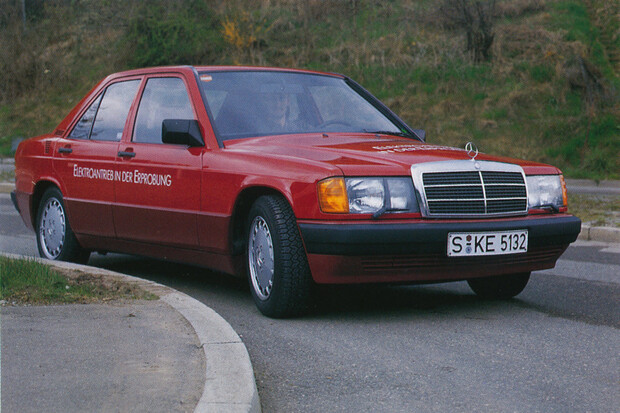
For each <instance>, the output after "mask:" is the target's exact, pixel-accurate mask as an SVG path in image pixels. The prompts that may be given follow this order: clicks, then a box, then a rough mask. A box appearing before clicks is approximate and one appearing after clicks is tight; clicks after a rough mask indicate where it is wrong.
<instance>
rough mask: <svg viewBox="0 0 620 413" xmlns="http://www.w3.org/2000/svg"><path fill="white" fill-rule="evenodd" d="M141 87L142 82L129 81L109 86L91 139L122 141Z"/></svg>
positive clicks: (102, 100) (98, 112)
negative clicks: (132, 105)
mask: <svg viewBox="0 0 620 413" xmlns="http://www.w3.org/2000/svg"><path fill="white" fill-rule="evenodd" d="M138 86H140V80H129V81H126V82H119V83H114V84H113V85H110V86H108V88H107V89H106V91H105V93H104V95H103V98H102V99H101V104H100V105H99V110H98V111H97V116H96V117H95V123H94V125H93V130H92V132H91V134H90V138H91V139H94V140H99V141H120V140H121V137H122V136H123V129H124V128H125V121H126V120H127V115H128V114H129V108H130V107H131V103H132V102H133V100H134V98H135V96H136V92H137V91H138Z"/></svg>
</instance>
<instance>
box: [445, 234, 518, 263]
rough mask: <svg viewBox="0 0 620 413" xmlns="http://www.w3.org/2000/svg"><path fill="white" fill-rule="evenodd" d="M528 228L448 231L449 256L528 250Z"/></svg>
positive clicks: (514, 252)
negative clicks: (489, 230) (494, 230)
mask: <svg viewBox="0 0 620 413" xmlns="http://www.w3.org/2000/svg"><path fill="white" fill-rule="evenodd" d="M527 240H528V239H527V230H525V229H524V230H516V231H496V232H450V233H448V256H449V257H473V256H479V255H501V254H519V253H523V252H527Z"/></svg>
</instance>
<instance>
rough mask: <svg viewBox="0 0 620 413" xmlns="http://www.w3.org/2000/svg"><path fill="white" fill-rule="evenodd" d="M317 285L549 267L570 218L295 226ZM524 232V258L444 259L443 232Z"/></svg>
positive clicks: (568, 234)
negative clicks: (525, 234)
mask: <svg viewBox="0 0 620 413" xmlns="http://www.w3.org/2000/svg"><path fill="white" fill-rule="evenodd" d="M299 228H300V231H301V234H302V238H303V240H304V243H305V247H306V251H307V253H308V262H309V264H310V268H311V271H312V275H313V278H314V279H315V281H316V282H319V283H356V282H435V281H450V280H462V279H467V278H474V277H485V276H491V275H499V274H507V273H517V272H529V271H535V270H541V269H546V268H553V267H554V266H555V262H556V261H557V259H558V258H559V257H560V255H562V253H563V252H564V251H565V250H566V248H567V247H568V245H569V244H570V243H571V242H573V241H575V240H576V239H577V236H578V235H579V232H580V230H581V220H580V219H579V218H577V217H574V216H572V215H566V214H561V215H555V216H542V217H537V216H528V217H519V218H506V219H497V220H492V221H491V220H476V221H474V220H462V221H461V220H459V221H434V222H429V221H424V222H420V221H418V222H412V223H382V222H376V223H365V224H348V223H337V224H330V223H320V224H318V223H307V222H306V223H304V222H301V223H299ZM519 229H527V231H528V237H529V242H528V244H529V245H528V252H527V253H524V254H510V255H496V256H481V257H448V256H447V252H446V251H447V240H448V233H449V232H491V231H506V230H519Z"/></svg>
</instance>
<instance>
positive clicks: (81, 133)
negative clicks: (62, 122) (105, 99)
mask: <svg viewBox="0 0 620 413" xmlns="http://www.w3.org/2000/svg"><path fill="white" fill-rule="evenodd" d="M100 102H101V95H99V96H98V97H97V99H95V101H94V102H93V103H91V104H90V107H89V108H88V109H86V112H84V114H83V115H82V117H81V118H80V120H79V121H78V123H76V125H75V127H74V128H73V130H72V131H71V133H70V134H69V136H68V137H69V138H70V139H88V136H89V135H90V130H91V128H92V127H93V121H94V120H95V115H96V114H97V109H99V103H100Z"/></svg>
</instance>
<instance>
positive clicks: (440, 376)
mask: <svg viewBox="0 0 620 413" xmlns="http://www.w3.org/2000/svg"><path fill="white" fill-rule="evenodd" d="M0 250H2V251H8V252H13V253H20V254H26V255H36V243H35V239H34V234H32V233H30V232H29V231H28V230H27V229H26V228H25V226H24V225H23V224H22V223H21V220H20V218H19V216H17V213H16V212H15V211H14V210H13V207H12V205H11V204H10V200H9V198H8V195H5V194H0ZM90 264H91V265H95V266H100V267H104V268H108V269H112V270H115V271H120V272H124V273H128V274H132V275H137V276H140V277H143V278H147V279H151V280H154V281H157V282H160V283H162V284H166V285H169V286H171V287H173V288H175V289H177V290H180V291H183V292H185V293H186V294H189V295H191V296H193V297H194V298H196V299H198V300H200V301H202V302H204V303H205V304H207V305H208V306H210V307H211V308H213V309H214V310H216V311H217V312H218V313H219V314H221V315H222V316H223V317H224V318H225V319H226V320H227V321H228V322H229V323H230V324H231V325H232V326H233V328H234V329H235V330H236V331H237V333H239V335H240V336H241V337H242V339H243V341H244V343H245V344H246V346H247V348H248V351H249V353H250V357H251V359H252V363H253V366H254V370H255V376H256V379H257V385H258V389H259V393H260V398H261V403H262V407H263V411H265V412H284V411H310V412H314V411H330V412H337V411H347V412H348V411H373V412H381V411H385V412H394V411H425V412H426V411H442V412H443V411H463V412H470V411H493V412H495V411H527V412H535V411H541V412H542V411H544V412H566V411H592V412H610V411H617V408H618V406H620V357H619V356H618V355H619V354H620V330H619V329H620V245H617V244H615V245H606V244H599V243H594V242H577V243H576V244H574V246H572V247H570V248H569V250H568V251H567V252H566V253H565V255H564V256H563V257H562V259H561V260H560V261H559V262H558V266H557V267H556V268H555V269H553V270H547V271H544V272H536V273H534V274H533V275H532V279H531V281H530V283H529V284H528V287H527V288H526V289H525V291H524V292H523V293H522V294H521V295H519V296H518V297H517V298H516V299H513V300H510V301H508V302H482V301H479V300H477V299H476V297H475V296H474V295H473V294H472V293H471V292H470V290H469V288H468V287H467V285H466V284H465V283H452V284H444V285H425V286H409V287H376V286H372V287H338V288H326V289H323V290H322V291H321V294H320V296H319V299H318V300H317V302H316V306H315V308H314V310H313V311H312V312H311V314H310V315H308V316H306V317H303V318H298V319H293V320H272V319H269V318H266V317H263V316H262V315H260V314H259V313H258V311H257V310H256V308H255V307H254V304H253V302H252V299H251V297H250V293H249V290H248V287H247V286H246V284H245V283H244V282H243V281H240V280H236V279H233V278H231V277H228V276H224V275H221V274H217V273H214V272H210V271H208V270H204V269H200V268H196V267H191V266H186V265H180V264H173V263H167V262H162V261H158V260H152V259H146V258H139V257H131V256H125V255H118V254H109V255H107V256H101V255H97V254H93V256H92V257H91V261H90ZM614 406H615V407H614Z"/></svg>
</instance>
